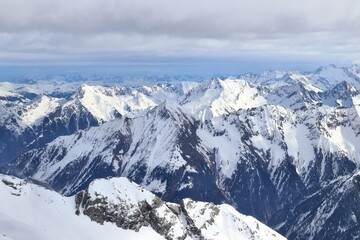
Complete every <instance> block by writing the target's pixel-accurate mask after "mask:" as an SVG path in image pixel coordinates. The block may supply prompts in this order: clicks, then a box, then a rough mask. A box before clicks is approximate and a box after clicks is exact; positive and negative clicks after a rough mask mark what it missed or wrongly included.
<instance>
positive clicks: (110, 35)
mask: <svg viewBox="0 0 360 240" xmlns="http://www.w3.org/2000/svg"><path fill="white" fill-rule="evenodd" d="M359 42H360V3H359V2H358V1H357V0H343V1H338V0H317V1H310V0H303V1H296V0H268V1H260V0H252V1H250V0H222V1H220V0H206V1H205V0H197V1H190V0H182V1H179V0H174V1H168V0H167V1H166V0H152V1H147V0H121V1H118V0H98V1H94V0H77V1H70V0H62V1H48V0H32V1H28V0H11V1H9V0H0V60H1V62H2V63H4V62H16V61H67V60H71V59H72V60H74V61H84V60H86V59H87V60H91V61H101V60H105V61H112V60H114V59H118V58H124V59H126V58H127V57H130V58H131V57H132V58H136V57H149V58H150V57H175V58H176V57H199V58H209V57H210V58H216V57H221V58H226V57H231V58H241V59H246V58H253V59H257V58H269V59H271V58H276V59H289V58H295V59H296V58H299V59H333V60H334V61H345V62H356V61H358V60H359V59H360V45H359Z"/></svg>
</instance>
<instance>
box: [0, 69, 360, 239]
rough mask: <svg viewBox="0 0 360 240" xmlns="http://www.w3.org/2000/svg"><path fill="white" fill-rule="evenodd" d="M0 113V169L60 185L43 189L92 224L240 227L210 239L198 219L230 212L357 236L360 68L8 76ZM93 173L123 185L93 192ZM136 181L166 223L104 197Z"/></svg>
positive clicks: (320, 233) (184, 231)
mask: <svg viewBox="0 0 360 240" xmlns="http://www.w3.org/2000/svg"><path fill="white" fill-rule="evenodd" d="M0 113H1V114H0V133H1V134H0V164H1V167H0V170H1V172H2V173H3V174H7V175H14V176H16V177H19V178H22V179H28V181H32V182H35V183H41V184H42V185H44V186H47V187H48V188H50V189H53V191H52V192H51V193H49V191H50V190H46V191H47V193H46V194H45V195H47V194H51V195H54V196H55V195H56V198H57V199H66V200H64V201H65V202H66V201H72V202H74V201H75V202H77V203H78V204H77V205H76V206H75V207H74V206H73V205H71V204H70V203H69V206H70V205H71V206H72V207H71V209H72V210H71V211H74V209H75V210H76V211H77V212H78V214H81V215H87V216H88V217H90V219H92V220H93V221H95V222H99V223H102V224H104V222H113V223H115V224H116V225H117V226H120V227H123V228H126V229H133V230H140V231H145V230H141V229H143V227H142V226H151V227H150V228H149V229H150V230H149V231H153V232H154V233H156V234H160V235H161V236H163V237H165V238H168V239H173V238H176V237H179V239H185V238H186V237H187V236H190V237H194V236H195V237H199V238H200V239H201V238H205V239H212V238H213V239H223V238H229V239H230V238H231V237H232V236H236V235H238V234H239V232H236V231H235V230H234V232H233V233H234V235H232V236H228V237H226V236H225V235H221V234H225V232H228V231H227V230H224V229H225V228H224V229H223V228H222V227H219V229H217V230H216V228H215V229H212V228H211V229H210V227H209V228H207V227H205V229H207V230H208V231H210V232H211V234H215V235H211V234H210V235H206V234H208V233H206V232H207V230H206V231H205V230H204V229H203V228H201V227H199V226H200V225H198V224H197V223H198V221H200V222H201V221H204V220H199V219H198V218H199V217H200V216H202V215H204V216H205V215H206V216H207V214H209V216H212V214H213V212H212V211H215V212H219V211H220V213H221V211H223V212H224V213H221V214H220V215H221V216H222V217H223V216H225V215H226V217H224V218H226V219H227V218H232V219H235V218H236V219H240V220H241V219H243V218H244V217H243V216H244V215H239V214H240V213H241V214H245V215H251V216H253V217H255V218H256V219H258V220H259V221H261V222H263V223H265V224H267V225H268V226H270V227H271V228H273V229H274V230H276V231H278V232H279V233H280V234H282V235H283V236H285V237H287V238H288V239H330V238H332V239H334V238H335V239H352V238H357V237H359V231H360V230H359V224H358V222H357V221H358V220H357V219H359V217H360V212H359V210H358V209H360V208H359V207H358V204H359V202H360V201H359V200H360V199H359V198H360V197H359V196H360V195H359V190H360V185H359V180H360V179H359V165H360V151H359V150H360V149H359V148H360V146H359V144H358V143H359V140H360V136H359V134H360V115H359V113H360V66H358V65H353V66H350V67H336V66H334V65H330V66H326V67H320V68H318V69H317V70H315V71H313V72H296V71H291V72H284V71H266V72H263V73H261V74H243V75H239V76H236V77H227V78H221V79H220V78H213V79H210V80H207V81H203V82H179V81H177V82H169V83H158V84H155V85H140V86H130V85H122V84H121V83H116V82H106V81H104V82H101V81H98V80H97V81H96V82H95V81H94V82H92V81H83V80H80V81H75V82H74V81H71V82H69V81H58V80H57V81H49V80H46V81H45V80H44V81H41V80H38V81H32V82H29V83H8V82H1V83H0ZM108 177H112V178H108ZM3 178H4V179H5V181H6V182H8V181H10V180H11V179H12V178H11V179H10V180H9V178H10V177H8V176H6V175H3ZM96 179H98V180H96ZM101 179H106V180H101ZM127 179H129V180H130V181H129V180H127ZM11 181H15V182H16V184H20V183H18V182H21V181H22V180H19V179H15V180H14V179H12V180H11ZM11 181H10V182H11ZM3 182H4V181H3ZM96 183H99V184H100V183H101V184H110V185H111V184H112V186H114V185H116V186H118V188H115V189H113V188H111V191H110V190H106V192H104V193H100V194H99V195H97V194H95V195H91V193H92V191H95V190H91V187H93V186H94V184H95V185H96ZM14 184H15V183H14ZM122 184H125V187H122ZM137 184H138V185H137ZM5 185H6V184H5ZM10 185H11V186H12V185H13V184H10ZM20 185H21V184H20ZM25 185H26V184H25ZM128 185H131V187H130V186H128ZM7 186H9V185H7ZM21 186H22V185H21ZM26 186H27V185H26ZM31 186H33V185H31ZM119 186H120V187H119ZM140 186H141V187H142V188H143V190H141V191H149V192H148V193H147V194H145V195H146V197H144V198H146V199H148V197H147V196H150V195H151V197H149V198H151V199H156V200H146V202H147V204H148V205H150V206H145V207H144V206H140V205H141V204H140V205H139V203H136V204H137V206H138V207H139V209H140V210H139V211H140V212H143V213H142V214H143V215H146V214H155V215H157V214H158V215H164V214H163V213H160V212H159V211H165V212H167V213H168V214H169V215H168V217H165V218H166V220H164V219H163V220H158V221H160V222H162V224H161V226H162V227H161V229H162V230H159V229H160V227H159V223H153V222H151V221H150V220H148V219H146V218H142V220H141V221H140V220H139V221H138V220H136V222H138V223H137V224H138V225H137V226H133V225H132V224H130V225H129V223H123V222H122V220H119V219H118V217H119V213H116V211H115V210H114V209H113V208H114V206H118V205H119V204H120V203H119V202H118V200H116V201H115V200H114V201H115V202H114V201H113V202H109V199H112V198H113V197H114V195H113V194H115V193H114V192H117V190H116V189H127V188H135V189H140ZM16 188H17V187H16ZM31 188H38V187H31ZM106 189H108V187H107V188H106ZM41 191H42V190H41ZM44 191H45V190H44ZM54 191H55V192H54ZM96 191H97V190H96ZM99 191H100V190H99ZM134 191H137V190H134ZM56 192H57V193H56ZM150 192H151V193H150ZM16 194H18V193H16ZM59 194H61V195H59ZM107 194H110V195H111V196H110V195H107ZM153 194H155V195H153ZM10 195H11V194H10ZM10 195H9V196H10ZM12 196H14V195H11V196H10V197H12ZM84 196H86V197H84ZM97 196H104V197H100V198H99V199H98V198H97ZM20 198H21V197H20ZM54 198H55V197H54ZM84 198H85V200H86V201H85V202H84ZM115 198H116V199H123V197H122V196H116V197H115ZM141 198H142V197H141ZM9 199H10V198H9ZM69 199H70V200H69ZM71 199H72V200H71ZM74 199H75V200H74ZM79 199H81V201H80V200H79ZM78 200H79V201H78ZM9 201H10V200H9ZM23 201H24V202H25V201H26V200H23ZM59 201H60V200H59ZM61 201H63V200H61ZM124 201H125V202H126V201H127V200H124ZM154 201H155V202H156V203H151V202H154ZM120 202H121V201H120ZM170 202H171V203H170ZM91 203H99V204H98V205H104V206H103V207H102V208H101V209H105V211H101V213H99V212H98V210H97V209H96V207H95V209H94V207H91ZM89 204H90V205H89ZM122 204H125V205H126V204H128V203H123V202H122ZM136 204H135V205H136ZM222 204H225V205H222ZM226 204H227V205H226ZM98 205H96V206H98ZM187 206H190V208H191V211H192V212H191V213H187V212H186V211H187V210H186V207H187ZM231 206H232V207H231ZM69 208H70V207H69ZM89 209H91V211H90V212H89ZM120 209H121V208H120ZM174 209H175V210H174ZM176 209H177V210H176ZM213 209H217V210H213ZM235 209H236V210H237V211H239V212H240V213H238V212H236V210H235ZM66 211H70V210H66ZM174 211H175V212H177V215H176V214H175V213H174ZM189 211H190V210H189ZM207 211H209V212H208V213H206V212H207ZM124 214H128V213H124ZM172 214H175V215H172ZM155 215H154V216H155ZM180 215H181V216H182V215H185V216H186V217H185V218H186V219H191V220H189V221H185V222H184V219H182V218H181V217H179V216H180ZM75 216H76V215H75ZM216 216H217V215H216ZM73 217H74V216H71V218H73ZM69 218H70V217H69ZM129 218H130V219H131V217H129ZM169 219H173V221H171V224H170V223H166V221H170V220H169ZM110 220H111V221H110ZM240 220H239V221H240ZM119 221H120V222H119ZM164 221H165V222H164ZM205 221H206V220H205ZM214 221H215V222H216V221H217V220H216V219H215V220H208V222H214ZM218 221H220V222H224V221H225V220H223V219H222V220H218ZM227 221H230V220H226V221H225V222H227ZM231 221H232V220H231ZM234 221H235V222H236V221H238V220H234ZM241 221H242V220H241ZM241 221H240V222H241ZM244 221H245V220H244ZM254 221H255V220H254ZM189 222H191V224H190V225H192V226H190V225H189ZM240 222H238V224H240V225H241V226H245V225H246V224H245V225H244V223H242V222H241V223H240ZM245 222H246V221H245ZM256 223H258V222H256ZM86 224H88V223H86ZM124 224H125V225H124ZM209 224H210V223H209ZM259 224H260V223H259ZM135 225H136V224H135ZM165 225H167V226H170V225H171V226H174V228H175V226H176V228H177V230H175V229H172V228H169V229H168V228H167V227H164V226H165ZM193 225H194V226H193ZM250 225H251V224H250ZM250 225H249V226H250ZM202 226H203V225H202ZM259 226H260V225H259ZM261 226H263V225H261ZM140 227H141V228H140ZM229 228H231V229H234V228H236V229H245V228H238V227H237V226H234V225H232V226H229ZM261 228H262V227H261ZM264 228H265V226H264ZM164 229H167V230H164ZM194 229H195V230H194ZM246 229H251V230H241V231H242V232H243V231H245V232H246V231H250V232H253V231H254V230H253V228H251V227H249V228H246ZM146 231H147V230H146ZM213 231H218V233H214V232H213ZM266 231H268V232H266ZM266 231H265V232H266V233H265V232H263V233H262V234H270V230H266ZM175 232H176V234H175ZM179 232H181V233H179ZM0 233H1V232H0ZM216 234H219V235H216ZM271 234H275V233H272V232H271ZM175 236H176V237H175ZM216 236H218V238H216ZM220 236H221V237H220ZM238 236H239V235H238ZM266 236H267V235H266ZM278 237H281V236H280V235H279V236H278ZM264 239H269V238H268V237H265V238H264Z"/></svg>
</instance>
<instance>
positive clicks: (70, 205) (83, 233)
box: [0, 175, 163, 240]
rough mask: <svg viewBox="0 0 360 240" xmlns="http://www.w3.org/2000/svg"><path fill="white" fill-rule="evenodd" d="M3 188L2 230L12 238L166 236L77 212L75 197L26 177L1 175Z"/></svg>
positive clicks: (1, 188) (134, 237) (0, 220)
mask: <svg viewBox="0 0 360 240" xmlns="http://www.w3.org/2000/svg"><path fill="white" fill-rule="evenodd" d="M0 192H1V199H2V201H1V205H0V223H1V224H0V232H1V233H2V234H4V235H6V236H8V237H10V238H12V239H17V240H22V239H24V240H25V239H34V240H35V239H36V240H38V239H49V240H51V239H84V240H85V239H119V238H126V239H139V238H145V237H146V238H147V239H163V238H162V237H161V236H160V235H158V234H157V233H156V232H155V231H154V230H152V229H151V228H148V227H143V228H141V229H140V231H139V232H135V231H131V230H123V229H121V228H118V227H117V226H116V225H115V224H111V223H104V224H103V225H100V224H97V223H95V222H93V221H91V220H90V219H89V218H88V217H86V216H84V215H80V216H77V215H75V199H74V197H68V198H66V197H63V196H61V195H59V194H58V193H56V192H54V191H51V190H48V189H45V188H44V187H40V186H37V185H35V184H31V183H27V182H26V181H24V180H20V179H16V178H13V177H9V176H5V175H1V182H0ZM5 239H6V238H5Z"/></svg>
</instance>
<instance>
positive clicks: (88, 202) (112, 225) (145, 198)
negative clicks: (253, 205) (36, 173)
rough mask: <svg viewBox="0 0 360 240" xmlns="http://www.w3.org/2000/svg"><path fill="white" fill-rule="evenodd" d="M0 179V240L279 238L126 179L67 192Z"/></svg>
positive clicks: (248, 221)
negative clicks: (163, 197)
mask: <svg viewBox="0 0 360 240" xmlns="http://www.w3.org/2000/svg"><path fill="white" fill-rule="evenodd" d="M0 179H1V181H0V193H1V199H2V201H1V204H0V223H1V224H0V234H1V236H2V239H18V240H22V239H37V240H38V239H49V240H52V239H64V238H67V239H119V238H121V239H124V238H126V239H144V238H146V239H239V238H241V239H256V240H260V239H264V240H265V239H285V238H284V237H282V236H281V235H280V234H278V233H276V232H275V231H273V230H271V229H270V228H269V227H267V226H265V225H264V224H262V223H260V222H259V221H257V220H256V219H254V218H253V217H250V216H245V215H242V214H240V213H238V212H237V211H236V210H235V209H234V208H233V207H231V206H229V205H226V204H222V205H214V204H212V203H206V202H196V201H193V200H191V199H184V200H183V201H182V202H181V203H180V204H175V203H169V202H164V201H162V200H160V199H159V198H158V197H156V196H155V195H154V194H152V193H151V192H148V191H146V190H144V189H143V188H141V187H140V186H139V185H137V184H134V183H132V182H130V181H129V180H127V179H126V178H109V179H97V180H95V181H93V182H91V183H90V185H89V187H88V188H87V189H86V190H84V191H82V192H79V193H78V194H76V195H75V196H72V197H63V196H61V195H60V194H58V193H56V192H54V191H53V190H50V189H48V188H46V187H45V186H40V185H37V184H35V183H34V182H31V181H30V180H20V179H17V178H14V177H11V176H6V175H0Z"/></svg>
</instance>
